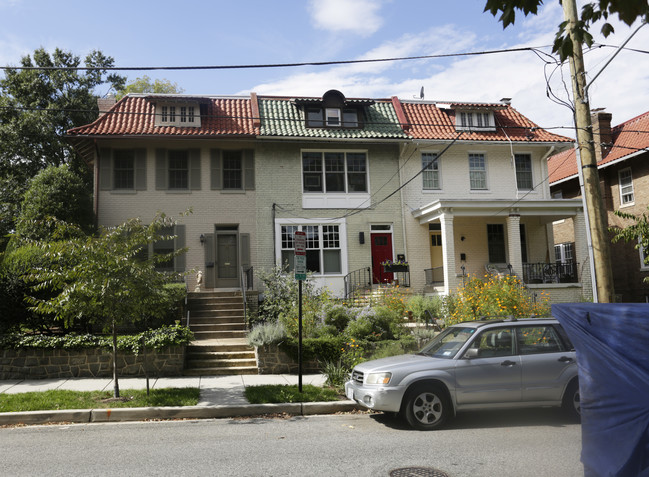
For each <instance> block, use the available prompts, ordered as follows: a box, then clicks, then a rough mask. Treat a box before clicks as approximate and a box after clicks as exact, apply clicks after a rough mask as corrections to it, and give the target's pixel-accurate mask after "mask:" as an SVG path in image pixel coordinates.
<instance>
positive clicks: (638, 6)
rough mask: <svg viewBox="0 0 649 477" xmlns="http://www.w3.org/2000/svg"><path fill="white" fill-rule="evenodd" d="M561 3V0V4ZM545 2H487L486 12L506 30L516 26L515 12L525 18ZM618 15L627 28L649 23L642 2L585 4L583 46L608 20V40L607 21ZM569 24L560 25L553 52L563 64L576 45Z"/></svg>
mask: <svg viewBox="0 0 649 477" xmlns="http://www.w3.org/2000/svg"><path fill="white" fill-rule="evenodd" d="M559 1H561V0H559ZM542 3H543V0H487V3H486V4H485V9H484V11H485V12H486V11H489V12H491V14H492V15H493V16H496V15H498V13H499V12H500V18H499V19H498V21H500V22H502V24H503V28H507V27H508V26H509V25H513V24H514V21H515V20H516V11H517V10H518V11H520V12H523V13H524V14H525V16H527V15H529V14H532V15H536V14H538V9H539V6H540V5H541V4H542ZM612 15H617V16H618V18H619V19H620V20H621V21H623V22H624V23H626V24H627V25H631V24H633V22H635V21H636V20H637V19H642V20H644V21H645V22H649V3H648V2H646V1H642V0H597V1H591V2H586V3H585V4H584V6H583V7H582V9H581V18H580V19H579V21H578V24H577V25H576V27H577V28H576V30H575V33H576V35H577V39H578V40H579V42H580V43H582V44H584V43H585V44H586V45H588V46H592V44H593V36H592V35H591V34H590V32H589V30H590V27H591V26H592V25H593V24H594V23H595V22H597V21H599V20H602V19H603V20H605V21H604V23H603V24H602V28H601V32H602V34H603V35H604V37H608V36H609V35H610V34H611V33H613V32H614V31H615V30H614V28H613V26H612V25H611V24H610V23H609V22H608V21H606V20H608V18H609V16H612ZM567 27H568V22H562V23H561V24H559V29H558V31H557V34H556V37H555V40H554V45H553V48H552V51H553V52H554V53H558V54H559V56H560V57H561V60H565V59H566V58H567V57H569V56H572V53H573V45H572V41H571V40H570V37H569V34H568V33H569V32H568V30H567Z"/></svg>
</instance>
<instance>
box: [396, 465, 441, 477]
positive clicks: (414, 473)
mask: <svg viewBox="0 0 649 477" xmlns="http://www.w3.org/2000/svg"><path fill="white" fill-rule="evenodd" d="M390 477H448V474H447V473H446V472H442V471H441V470H437V469H433V468H431V467H404V468H402V469H394V470H391V471H390Z"/></svg>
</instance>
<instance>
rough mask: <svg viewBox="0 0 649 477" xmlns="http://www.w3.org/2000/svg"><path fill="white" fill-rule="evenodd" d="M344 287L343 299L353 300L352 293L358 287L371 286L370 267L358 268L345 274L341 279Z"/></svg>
mask: <svg viewBox="0 0 649 477" xmlns="http://www.w3.org/2000/svg"><path fill="white" fill-rule="evenodd" d="M343 282H344V288H345V299H346V300H352V301H353V300H354V294H355V292H356V290H358V289H359V288H365V287H368V288H371V287H372V269H371V268H370V267H364V268H359V269H358V270H354V271H353V272H350V273H348V274H347V275H345V278H344V279H343Z"/></svg>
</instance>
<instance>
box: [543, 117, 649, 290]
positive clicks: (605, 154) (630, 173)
mask: <svg viewBox="0 0 649 477" xmlns="http://www.w3.org/2000/svg"><path fill="white" fill-rule="evenodd" d="M611 119H612V115H611V114H610V113H606V112H604V111H595V112H594V113H593V116H592V121H593V133H594V140H595V144H596V145H597V147H596V148H595V152H596V155H597V169H598V172H599V179H600V186H601V191H602V198H603V202H604V207H605V208H606V211H607V218H608V225H609V226H611V227H614V226H617V227H624V226H626V225H628V224H629V223H630V222H629V221H626V220H623V219H621V218H620V217H618V216H616V215H615V214H614V211H616V210H621V211H623V212H628V213H631V214H635V215H640V214H643V213H646V212H647V207H648V206H649V112H646V113H644V114H641V115H640V116H638V117H636V118H633V119H630V120H629V121H626V122H624V123H622V124H619V125H618V126H615V127H613V128H611ZM548 168H549V170H550V189H551V192H552V196H553V197H557V198H564V199H565V198H580V197H581V192H580V187H579V177H578V169H577V162H576V158H575V151H574V149H570V150H568V151H564V152H562V153H559V154H556V155H554V156H552V157H550V158H549V160H548ZM554 230H555V232H554V238H555V243H556V245H555V250H556V260H557V261H559V260H562V259H565V257H566V255H570V253H571V249H572V247H573V245H572V244H573V242H574V233H573V228H572V223H571V222H570V221H566V222H564V223H559V224H556V225H555V229H554ZM610 236H611V237H612V234H610ZM643 252H644V251H642V250H637V249H636V248H635V244H634V243H626V242H624V241H620V242H617V243H615V244H613V243H612V244H611V264H612V272H613V284H614V287H615V295H616V299H617V300H618V301H620V302H647V301H649V285H647V284H646V283H644V282H643V279H644V278H645V277H647V276H649V265H647V264H645V263H644V253H643Z"/></svg>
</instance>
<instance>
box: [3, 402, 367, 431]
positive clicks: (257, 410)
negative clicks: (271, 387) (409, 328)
mask: <svg viewBox="0 0 649 477" xmlns="http://www.w3.org/2000/svg"><path fill="white" fill-rule="evenodd" d="M361 409H364V408H362V407H361V406H359V405H358V404H356V403H355V402H354V401H332V402H305V403H281V404H242V405H238V406H228V405H216V406H182V407H126V408H114V409H68V410H61V411H25V412H0V426H3V425H20V424H25V425H38V424H55V423H64V422H74V423H89V422H127V421H145V420H150V419H156V420H158V419H159V420H165V419H214V418H223V417H246V416H247V417H252V416H263V415H266V414H291V415H298V416H310V415H314V414H334V413H337V412H350V411H354V410H361Z"/></svg>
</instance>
